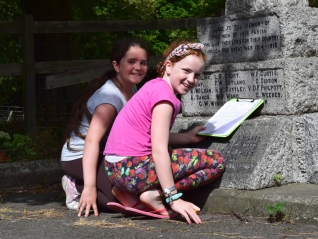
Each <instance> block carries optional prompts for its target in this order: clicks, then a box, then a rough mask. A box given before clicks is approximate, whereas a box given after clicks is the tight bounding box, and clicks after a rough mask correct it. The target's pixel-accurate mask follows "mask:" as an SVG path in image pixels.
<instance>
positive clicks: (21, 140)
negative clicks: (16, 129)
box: [0, 129, 60, 162]
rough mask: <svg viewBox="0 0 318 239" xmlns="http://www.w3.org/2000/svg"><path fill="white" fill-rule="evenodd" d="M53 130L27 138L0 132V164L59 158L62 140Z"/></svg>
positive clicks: (39, 132) (40, 132)
mask: <svg viewBox="0 0 318 239" xmlns="http://www.w3.org/2000/svg"><path fill="white" fill-rule="evenodd" d="M52 132H53V131H52V130H50V129H49V130H46V131H38V132H37V133H35V134H33V135H31V136H26V135H21V134H13V136H12V137H11V136H10V135H9V134H8V133H6V132H3V131H0V148H1V150H0V162H15V161H27V160H38V159H48V158H56V157H59V153H60V147H59V142H60V140H59V139H58V138H57V137H56V136H57V134H54V132H53V133H52Z"/></svg>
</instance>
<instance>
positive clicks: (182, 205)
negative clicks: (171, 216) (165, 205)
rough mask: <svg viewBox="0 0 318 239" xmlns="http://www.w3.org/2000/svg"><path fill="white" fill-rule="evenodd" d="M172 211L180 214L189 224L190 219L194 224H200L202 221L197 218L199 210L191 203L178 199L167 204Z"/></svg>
mask: <svg viewBox="0 0 318 239" xmlns="http://www.w3.org/2000/svg"><path fill="white" fill-rule="evenodd" d="M169 205H170V207H171V209H172V210H174V211H176V212H178V213H180V214H181V215H182V216H184V218H185V219H186V220H187V222H188V223H189V224H191V223H192V221H191V219H192V220H193V221H194V222H195V223H196V224H200V223H202V220H201V219H200V218H199V216H198V214H197V213H196V212H197V211H200V208H199V207H197V206H196V205H194V204H193V203H190V202H187V201H184V200H182V199H178V200H175V201H172V202H170V203H169Z"/></svg>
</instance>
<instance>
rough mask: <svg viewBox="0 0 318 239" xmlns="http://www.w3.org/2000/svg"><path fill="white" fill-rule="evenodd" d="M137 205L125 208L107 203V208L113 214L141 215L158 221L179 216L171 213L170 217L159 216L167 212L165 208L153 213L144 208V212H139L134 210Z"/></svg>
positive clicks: (118, 204) (114, 203)
mask: <svg viewBox="0 0 318 239" xmlns="http://www.w3.org/2000/svg"><path fill="white" fill-rule="evenodd" d="M139 204H140V203H139V202H137V203H136V204H135V205H134V206H133V207H125V206H123V205H121V204H120V203H116V202H109V203H107V207H109V208H110V209H112V210H113V211H115V212H119V213H122V214H126V215H142V216H147V217H153V218H159V219H169V218H173V217H176V216H178V215H179V213H173V214H172V215H161V214H160V213H162V212H164V211H167V209H166V208H162V209H159V210H155V211H149V210H151V209H150V208H146V209H145V210H140V209H136V208H134V207H136V206H137V205H139Z"/></svg>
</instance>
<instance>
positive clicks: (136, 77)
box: [113, 46, 148, 86]
mask: <svg viewBox="0 0 318 239" xmlns="http://www.w3.org/2000/svg"><path fill="white" fill-rule="evenodd" d="M113 66H114V69H115V71H116V72H117V79H118V80H119V81H120V83H122V84H125V85H129V86H133V85H136V84H138V83H140V82H141V81H142V79H143V78H144V77H145V75H146V73H147V70H148V65H147V52H146V51H145V50H144V49H142V48H140V47H137V46H132V47H130V49H129V50H128V51H127V52H126V54H125V56H124V57H123V58H122V59H121V61H120V62H119V64H118V63H117V62H116V61H113Z"/></svg>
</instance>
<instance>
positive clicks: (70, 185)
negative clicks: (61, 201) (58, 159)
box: [62, 175, 81, 210]
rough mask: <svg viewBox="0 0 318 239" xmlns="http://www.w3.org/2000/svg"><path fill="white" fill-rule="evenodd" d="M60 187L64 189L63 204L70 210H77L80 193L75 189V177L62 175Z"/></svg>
mask: <svg viewBox="0 0 318 239" xmlns="http://www.w3.org/2000/svg"><path fill="white" fill-rule="evenodd" d="M62 187H63V189H64V191H65V195H66V201H65V204H66V206H67V207H68V209H70V210H77V208H78V204H79V200H80V197H81V194H80V193H79V192H78V191H77V189H76V186H75V179H72V178H71V177H70V176H68V175H64V176H63V177H62Z"/></svg>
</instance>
